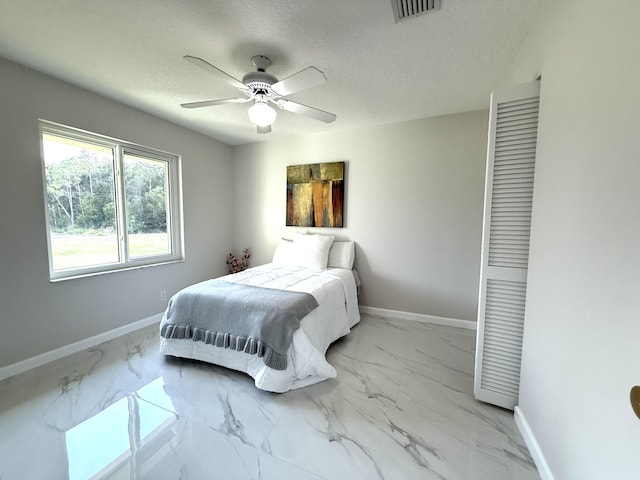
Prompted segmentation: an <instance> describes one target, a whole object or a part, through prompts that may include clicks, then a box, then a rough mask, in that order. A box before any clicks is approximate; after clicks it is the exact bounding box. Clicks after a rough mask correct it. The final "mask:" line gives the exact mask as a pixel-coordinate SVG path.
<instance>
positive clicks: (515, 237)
mask: <svg viewBox="0 0 640 480" xmlns="http://www.w3.org/2000/svg"><path fill="white" fill-rule="evenodd" d="M539 95H540V83H539V82H537V81H536V82H532V83H528V84H525V85H519V86H517V87H513V88H509V89H505V90H503V91H497V92H493V94H492V95H491V110H490V116H489V145H488V149H487V175H486V184H485V201H484V230H483V239H482V267H481V273H480V280H481V281H480V296H479V297H480V298H479V305H478V338H477V342H476V367H475V380H474V393H475V396H476V398H477V399H478V400H482V401H485V402H488V403H492V404H494V405H499V406H501V407H504V408H509V409H513V407H515V405H516V404H517V402H518V390H519V384H520V359H521V353H522V331H523V327H524V307H525V297H526V291H527V265H528V262H529V232H530V229H531V204H532V201H533V174H534V167H535V156H536V139H537V131H538V106H539V100H540V96H539Z"/></svg>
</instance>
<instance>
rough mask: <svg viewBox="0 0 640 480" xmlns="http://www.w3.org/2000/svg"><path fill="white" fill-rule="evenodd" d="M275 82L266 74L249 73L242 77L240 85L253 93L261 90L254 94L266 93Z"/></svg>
mask: <svg viewBox="0 0 640 480" xmlns="http://www.w3.org/2000/svg"><path fill="white" fill-rule="evenodd" d="M277 82H278V79H277V78H276V77H275V76H273V75H271V74H270V73H267V72H249V73H247V74H246V75H245V76H244V77H242V83H244V84H245V85H247V86H248V87H250V88H252V89H253V90H254V91H259V90H263V92H256V93H267V91H268V90H270V89H271V85H273V84H274V83H277Z"/></svg>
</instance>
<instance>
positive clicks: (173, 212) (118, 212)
mask: <svg viewBox="0 0 640 480" xmlns="http://www.w3.org/2000/svg"><path fill="white" fill-rule="evenodd" d="M45 134H49V135H53V136H59V137H62V138H67V139H70V140H75V141H81V142H87V143H93V144H95V145H98V146H101V147H106V148H110V149H112V151H113V169H114V171H113V174H114V191H115V192H114V195H115V198H114V204H115V223H116V233H117V238H116V241H117V245H118V257H119V260H118V262H117V263H109V264H102V265H91V266H85V267H75V268H68V269H63V270H55V269H54V264H53V250H52V242H51V231H52V228H51V224H50V219H49V204H48V190H47V176H46V159H45V156H44V135H45ZM39 135H40V159H41V162H40V163H41V166H42V186H43V190H44V208H45V210H44V213H45V224H46V232H47V250H48V259H49V280H50V281H51V282H57V281H61V280H70V279H74V278H82V277H88V276H93V275H102V274H106V273H112V272H118V271H123V270H131V269H136V268H143V267H150V266H154V265H166V264H168V263H175V262H182V261H184V259H185V256H184V223H183V211H182V158H181V157H180V155H177V154H174V153H170V152H166V151H163V150H158V149H156V148H151V147H146V146H142V145H138V144H135V143H133V142H128V141H125V140H119V139H116V138H112V137H108V136H105V135H101V134H98V133H93V132H89V131H86V130H81V129H78V128H75V127H70V126H67V125H62V124H58V123H54V122H50V121H47V120H42V119H40V120H39ZM125 155H132V156H136V157H143V158H148V159H150V160H155V161H160V162H164V163H166V165H167V177H166V180H167V185H166V196H167V199H166V203H167V206H166V212H167V236H168V240H169V250H170V252H169V253H168V254H159V255H148V256H142V257H135V258H133V259H132V258H130V252H129V234H128V231H127V228H128V226H127V223H128V221H127V208H126V202H127V199H126V193H125V175H124V158H125Z"/></svg>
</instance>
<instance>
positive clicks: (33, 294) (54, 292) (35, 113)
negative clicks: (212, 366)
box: [0, 59, 233, 367]
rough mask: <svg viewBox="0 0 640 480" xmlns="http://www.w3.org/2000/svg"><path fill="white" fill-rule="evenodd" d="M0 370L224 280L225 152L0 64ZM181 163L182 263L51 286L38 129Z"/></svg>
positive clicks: (228, 228)
mask: <svg viewBox="0 0 640 480" xmlns="http://www.w3.org/2000/svg"><path fill="white" fill-rule="evenodd" d="M0 79H1V84H2V88H0V111H1V112H2V119H1V120H0V122H1V124H0V146H1V147H2V149H1V153H0V165H1V167H2V168H1V170H0V205H1V206H2V218H1V219H0V232H1V233H0V367H2V366H6V365H9V364H12V363H15V362H18V361H20V360H24V359H26V358H29V357H32V356H34V355H38V354H41V353H44V352H47V351H50V350H53V349H55V348H58V347H61V346H65V345H68V344H71V343H74V342H76V341H79V340H83V339H85V338H88V337H91V336H93V335H97V334H99V333H102V332H105V331H108V330H111V329H114V328H117V327H121V326H124V325H127V324H129V323H132V322H135V321H137V320H141V319H143V318H146V317H148V316H151V315H153V314H156V313H159V312H161V311H163V310H164V308H165V307H166V302H161V301H160V295H159V292H160V290H166V291H167V294H168V295H171V294H173V293H174V292H175V291H177V290H178V289H179V288H182V287H183V286H185V285H187V284H190V283H194V282H196V281H199V280H202V279H205V278H209V277H211V276H214V275H220V274H223V273H225V270H226V265H225V263H224V259H225V255H226V253H227V252H228V250H229V249H230V248H231V247H232V241H233V235H232V214H231V211H230V206H231V204H232V194H231V185H230V182H229V179H230V178H231V175H232V170H231V147H229V146H227V145H225V144H222V143H220V142H218V141H215V140H212V139H210V138H207V137H204V136H202V135H199V134H196V133H194V132H192V131H189V130H187V129H184V128H182V127H179V126H176V125H174V124H171V123H168V122H165V121H162V120H159V119H158V118H155V117H152V116H150V115H147V114H144V113H142V112H140V111H136V110H134V109H131V108H129V107H125V106H123V105H121V104H118V103H116V102H113V101H111V100H108V99H106V98H104V97H100V96H98V95H95V94H92V93H90V92H87V91H85V90H82V89H80V88H77V87H75V86H72V85H70V84H67V83H64V82H60V81H58V80H55V79H53V78H51V77H48V76H45V75H42V74H40V73H36V72H34V71H32V70H29V69H27V68H24V67H21V66H18V65H16V64H14V63H11V62H8V61H5V60H2V59H0ZM39 118H42V119H46V120H51V121H54V122H59V123H63V124H67V125H71V126H74V127H78V128H82V129H85V130H90V131H93V132H96V133H101V134H104V135H109V136H112V137H116V138H121V139H124V140H129V141H132V142H135V143H139V144H142V145H148V146H151V147H155V148H159V149H162V150H167V151H170V152H174V153H177V154H180V155H182V175H183V190H184V195H183V198H184V219H185V243H186V258H187V260H186V262H182V263H177V264H171V265H165V266H157V267H148V268H144V269H138V270H130V271H126V272H116V273H110V274H107V275H101V276H95V277H90V278H83V279H76V280H68V281H63V282H59V283H50V282H49V271H48V260H47V238H46V230H45V212H44V200H43V186H42V171H41V160H40V143H39V133H38V119H39Z"/></svg>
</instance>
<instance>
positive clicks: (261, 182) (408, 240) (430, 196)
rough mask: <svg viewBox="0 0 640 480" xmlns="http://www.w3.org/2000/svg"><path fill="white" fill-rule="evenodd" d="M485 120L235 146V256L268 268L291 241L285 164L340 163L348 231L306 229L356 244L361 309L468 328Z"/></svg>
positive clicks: (466, 116) (473, 308)
mask: <svg viewBox="0 0 640 480" xmlns="http://www.w3.org/2000/svg"><path fill="white" fill-rule="evenodd" d="M488 101H489V100H488V99H487V102H488ZM338 121H339V119H338ZM487 121H488V114H487V112H486V111H480V112H471V113H463V114H457V115H449V116H443V117H437V118H431V119H423V120H416V121H411V122H404V123H398V124H392V125H385V126H380V127H375V128H367V129H361V130H354V131H350V132H346V133H335V134H323V135H318V136H309V137H301V138H297V139H295V140H291V141H286V142H277V143H259V144H250V145H243V146H238V147H234V149H233V161H234V163H233V165H234V175H235V188H234V191H235V205H236V209H235V216H236V218H235V222H236V227H235V231H236V240H235V242H236V250H237V251H239V250H241V249H242V248H244V247H251V248H252V249H253V250H254V257H253V259H252V260H253V264H258V263H265V262H268V261H270V259H271V256H272V254H273V249H274V248H275V245H276V243H277V241H278V239H279V238H280V237H281V236H283V235H288V236H292V235H293V234H294V232H295V230H294V229H291V228H289V229H287V228H286V227H285V205H286V189H285V187H286V166H287V165H296V164H305V163H316V162H335V161H345V162H346V163H347V172H346V176H347V178H346V194H345V203H346V205H345V215H344V217H345V228H343V229H303V230H315V231H317V232H320V233H330V234H333V235H336V236H337V237H338V238H347V239H351V240H355V241H356V242H357V245H358V247H357V254H356V267H357V269H358V271H359V273H360V275H361V277H362V281H363V287H362V294H361V299H360V304H361V305H366V306H370V307H377V308H385V309H391V310H399V311H404V312H412V313H419V314H426V315H436V316H442V317H449V318H456V319H463V320H472V321H475V320H476V312H477V305H476V304H477V295H478V277H479V268H480V242H481V236H482V235H481V234H482V205H483V191H484V173H485V163H486V142H487Z"/></svg>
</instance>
